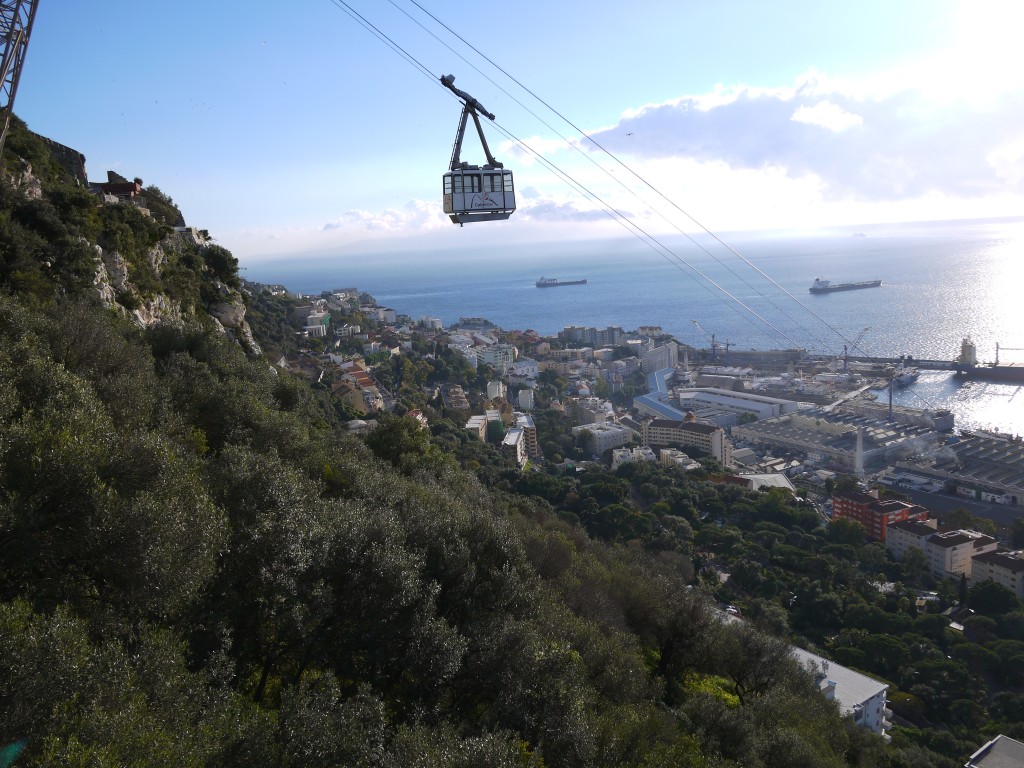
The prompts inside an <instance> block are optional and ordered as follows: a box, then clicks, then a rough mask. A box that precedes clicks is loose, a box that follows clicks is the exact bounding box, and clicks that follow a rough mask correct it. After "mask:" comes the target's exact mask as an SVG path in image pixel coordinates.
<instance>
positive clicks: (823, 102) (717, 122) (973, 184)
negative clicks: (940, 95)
mask: <svg viewBox="0 0 1024 768" xmlns="http://www.w3.org/2000/svg"><path fill="white" fill-rule="evenodd" d="M890 85H891V84H890ZM712 96H713V98H712V99H710V100H709V99H708V98H707V97H706V96H687V97H683V98H681V99H675V100H672V101H669V102H665V103H663V104H657V105H649V106H647V107H644V108H642V109H640V110H637V111H634V112H628V113H626V114H625V116H624V117H623V118H622V119H621V120H620V121H619V123H618V124H617V125H615V126H612V127H610V128H607V129H604V130H602V131H599V132H598V133H596V134H595V138H596V139H597V141H599V142H600V143H601V145H602V146H604V147H606V148H608V149H609V150H610V151H611V152H613V153H615V154H617V155H620V156H624V157H630V158H632V160H631V162H633V161H636V162H643V161H648V160H667V159H670V158H688V159H691V160H694V161H697V162H701V163H725V164H726V165H727V166H728V167H729V168H732V169H753V170H760V169H765V168H779V169H783V170H784V171H785V173H786V175H787V176H788V177H790V178H794V179H798V178H801V177H804V176H808V175H812V176H815V177H816V178H818V179H819V180H820V182H821V184H822V192H823V194H824V195H825V196H826V197H827V198H830V199H834V200H838V199H853V200H871V201H886V200H899V199H905V198H914V197H920V196H922V195H925V194H928V193H937V194H943V195H951V196H963V197H978V196H986V195H995V194H1001V193H1006V192H1013V191H1020V190H1019V189H1016V187H1017V184H1018V182H1019V179H1017V178H1016V177H1015V176H1013V175H1012V174H1011V175H1007V174H1006V173H1005V172H1002V171H1000V172H997V170H996V169H995V168H994V167H993V164H992V162H991V153H992V152H993V151H995V150H996V148H998V147H1007V146H1014V142H1016V141H1018V139H1019V126H1020V125H1021V124H1022V122H1024V87H1020V88H1017V89H1015V90H1010V91H1006V92H1004V93H1003V94H1002V96H1001V98H1000V99H999V100H998V102H997V103H994V104H989V105H988V106H987V107H986V108H985V109H974V108H972V107H971V105H970V103H969V102H967V101H965V100H962V99H959V100H954V101H945V102H943V101H938V100H935V99H933V98H930V97H929V96H928V95H927V94H925V93H923V92H922V91H921V90H919V89H911V88H903V89H900V90H898V91H892V90H888V91H883V92H878V93H873V94H872V93H870V92H868V91H867V89H866V87H865V85H864V84H863V83H860V84H856V85H851V84H849V83H846V82H839V81H830V80H829V79H828V78H826V77H824V76H822V75H820V74H819V73H816V72H809V73H807V75H805V76H804V77H802V78H801V79H800V80H798V81H797V82H796V84H795V85H794V86H793V87H790V88H775V89H764V88H761V89H754V88H742V87H741V88H737V89H732V90H730V91H728V93H726V92H725V91H724V90H722V91H716V93H715V94H712ZM708 103H712V104H713V106H711V107H710V108H709V107H708V106H707V104H708ZM822 128H826V129H827V130H822ZM853 128H855V130H851V129H853Z"/></svg>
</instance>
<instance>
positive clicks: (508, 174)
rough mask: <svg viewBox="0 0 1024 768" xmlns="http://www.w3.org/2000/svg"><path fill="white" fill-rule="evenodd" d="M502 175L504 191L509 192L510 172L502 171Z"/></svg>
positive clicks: (510, 188)
mask: <svg viewBox="0 0 1024 768" xmlns="http://www.w3.org/2000/svg"><path fill="white" fill-rule="evenodd" d="M502 177H503V178H504V179H505V191H506V192H511V191H512V174H511V173H503V174H502Z"/></svg>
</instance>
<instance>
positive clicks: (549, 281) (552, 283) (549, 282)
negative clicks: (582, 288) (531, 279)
mask: <svg viewBox="0 0 1024 768" xmlns="http://www.w3.org/2000/svg"><path fill="white" fill-rule="evenodd" d="M586 284H587V278H585V277H584V278H583V279H582V280H557V279H555V278H554V277H542V278H540V279H539V280H537V287H538V288H556V287H558V286H560V285H586Z"/></svg>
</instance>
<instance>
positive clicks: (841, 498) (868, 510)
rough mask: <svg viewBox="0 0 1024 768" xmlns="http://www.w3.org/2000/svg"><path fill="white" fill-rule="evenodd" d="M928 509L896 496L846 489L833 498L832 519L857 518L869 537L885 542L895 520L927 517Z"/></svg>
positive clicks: (923, 518)
mask: <svg viewBox="0 0 1024 768" xmlns="http://www.w3.org/2000/svg"><path fill="white" fill-rule="evenodd" d="M928 517H929V514H928V510H927V509H925V508H924V507H919V506H917V505H916V504H908V503H907V502H905V501H897V500H896V499H879V498H878V497H877V496H872V495H870V494H867V493H860V492H859V491H845V492H843V493H840V494H836V495H834V496H833V497H832V519H833V520H838V519H841V518H846V519H848V520H856V521H857V522H858V523H860V524H861V525H863V526H864V530H865V532H866V533H867V535H868V538H869V539H872V540H873V541H880V542H882V543H883V544H884V543H885V535H886V532H887V530H888V527H889V525H890V524H891V523H898V522H902V521H904V520H927V519H928Z"/></svg>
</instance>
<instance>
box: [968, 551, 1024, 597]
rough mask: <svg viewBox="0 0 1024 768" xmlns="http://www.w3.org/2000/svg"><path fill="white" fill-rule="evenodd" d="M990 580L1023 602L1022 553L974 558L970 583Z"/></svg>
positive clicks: (991, 554)
mask: <svg viewBox="0 0 1024 768" xmlns="http://www.w3.org/2000/svg"><path fill="white" fill-rule="evenodd" d="M987 579H991V580H992V581H994V582H996V583H997V584H1002V585H1003V586H1004V587H1006V588H1007V589H1009V590H1010V591H1011V592H1013V594H1015V595H1016V596H1017V599H1018V600H1024V552H1021V551H1019V550H1018V551H1016V552H986V553H985V554H983V555H978V556H977V557H976V558H974V568H973V571H972V573H971V583H972V584H979V583H981V582H983V581H986V580H987Z"/></svg>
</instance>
